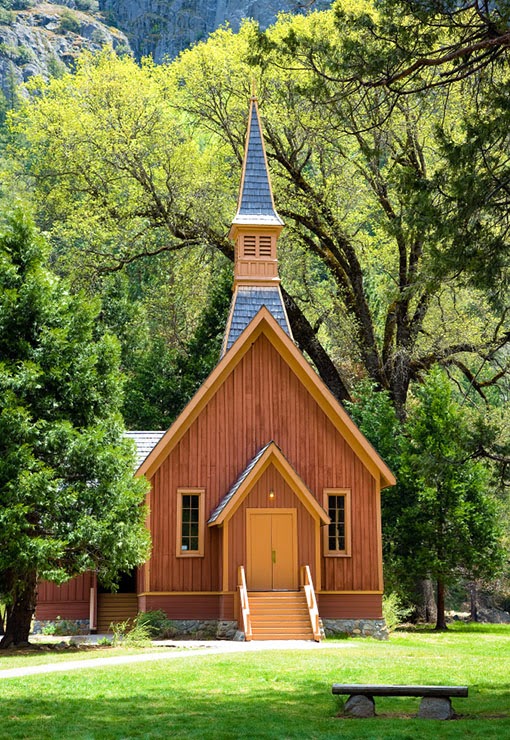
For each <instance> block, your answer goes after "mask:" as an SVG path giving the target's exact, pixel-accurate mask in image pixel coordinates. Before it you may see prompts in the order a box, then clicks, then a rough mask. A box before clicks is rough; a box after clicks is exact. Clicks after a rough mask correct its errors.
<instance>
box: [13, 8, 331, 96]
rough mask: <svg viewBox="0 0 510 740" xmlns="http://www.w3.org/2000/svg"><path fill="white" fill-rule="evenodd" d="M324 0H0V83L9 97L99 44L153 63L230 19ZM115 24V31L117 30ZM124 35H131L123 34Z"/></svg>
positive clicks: (265, 18) (266, 21)
mask: <svg viewBox="0 0 510 740" xmlns="http://www.w3.org/2000/svg"><path fill="white" fill-rule="evenodd" d="M330 4H331V2H330V0H99V3H98V1H97V0H60V2H59V3H57V2H52V0H46V1H44V0H0V88H1V89H2V91H3V93H4V95H5V96H6V97H7V98H8V100H9V98H10V97H12V96H13V91H14V90H15V88H16V86H17V85H18V84H19V83H21V82H25V81H26V80H28V79H29V78H30V77H32V76H33V75H37V74H40V75H42V76H43V77H46V78H47V77H49V76H51V75H58V74H59V73H61V72H62V71H63V70H65V69H66V68H72V66H73V64H74V62H75V60H76V58H77V57H78V56H79V54H80V53H81V52H82V51H83V50H84V49H90V50H92V51H95V50H99V49H101V48H102V47H103V46H104V45H105V44H108V45H111V46H113V48H114V49H116V50H117V51H118V52H119V53H128V54H131V53H132V51H131V50H133V52H134V54H135V56H136V57H137V58H140V57H142V56H146V55H148V54H150V55H152V56H153V58H154V59H155V61H157V62H161V61H162V60H163V59H165V58H167V57H168V58H172V57H175V56H176V55H177V54H178V53H179V52H180V51H182V50H183V49H185V48H186V47H188V46H190V45H191V44H193V43H195V42H197V41H200V40H201V39H204V38H206V37H207V36H208V35H209V34H210V33H211V32H212V31H214V30H215V29H216V28H218V26H220V25H222V24H223V23H225V21H228V22H229V23H230V25H231V26H232V28H233V29H234V30H237V29H238V28H239V24H240V22H241V20H242V19H243V18H254V19H255V20H257V21H259V23H260V25H261V26H262V28H266V27H267V26H268V25H270V24H271V23H272V22H273V21H274V20H275V19H276V16H277V14H278V13H279V12H280V11H286V12H291V13H299V12H306V11H308V10H314V9H317V10H320V9H324V8H326V7H328V6H329V5H330ZM119 29H121V30H119ZM128 39H129V40H128Z"/></svg>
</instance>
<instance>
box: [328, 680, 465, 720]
mask: <svg viewBox="0 0 510 740" xmlns="http://www.w3.org/2000/svg"><path fill="white" fill-rule="evenodd" d="M331 691H332V693H333V694H348V695H349V698H348V700H347V701H346V703H345V707H344V712H343V714H344V716H346V717H360V718H361V717H375V702H374V696H420V697H421V704H420V709H419V712H418V717H420V718H422V719H453V717H455V713H454V711H453V707H452V702H451V697H452V696H464V697H465V696H467V695H468V687H467V686H395V685H391V684H359V683H354V684H352V683H334V684H333V687H332V689H331Z"/></svg>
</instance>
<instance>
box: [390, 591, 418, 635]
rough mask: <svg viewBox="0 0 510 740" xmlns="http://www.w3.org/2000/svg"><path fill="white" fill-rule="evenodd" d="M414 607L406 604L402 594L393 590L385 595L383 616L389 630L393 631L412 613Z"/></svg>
mask: <svg viewBox="0 0 510 740" xmlns="http://www.w3.org/2000/svg"><path fill="white" fill-rule="evenodd" d="M412 611H413V610H412V608H409V607H406V606H404V604H403V603H402V600H401V598H400V596H399V595H398V594H397V593H395V591H392V592H391V593H389V594H384V596H383V617H384V621H385V622H386V627H387V629H388V632H393V631H394V630H395V628H396V627H398V625H399V624H401V623H402V622H404V621H405V620H406V619H407V617H409V616H410V614H411V613H412Z"/></svg>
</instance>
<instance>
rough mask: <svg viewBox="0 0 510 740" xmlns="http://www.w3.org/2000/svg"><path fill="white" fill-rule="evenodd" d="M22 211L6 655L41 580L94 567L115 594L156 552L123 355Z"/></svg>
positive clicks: (0, 319)
mask: <svg viewBox="0 0 510 740" xmlns="http://www.w3.org/2000/svg"><path fill="white" fill-rule="evenodd" d="M47 256H48V249H47V247H46V245H45V244H44V243H43V241H42V240H41V238H40V237H39V236H38V235H37V234H36V232H35V230H34V228H33V226H32V224H31V223H30V221H29V219H28V218H26V217H25V216H23V215H22V214H21V213H19V212H18V213H17V214H15V215H14V216H12V217H11V218H9V219H8V221H7V223H6V224H5V225H4V228H3V231H2V234H1V235H0V327H1V331H0V540H1V542H2V548H1V550H0V598H1V600H2V601H4V602H5V603H6V610H7V621H6V630H5V635H4V637H3V639H2V641H1V643H0V647H2V648H5V647H8V646H9V645H11V644H22V643H24V642H26V641H27V640H28V635H29V630H30V622H31V618H32V615H33V612H34V609H35V605H36V594H37V583H38V581H39V580H41V579H45V580H51V581H54V582H57V583H61V582H63V581H66V580H68V579H69V578H71V577H73V576H76V575H78V574H79V573H83V572H84V571H86V570H96V571H97V574H98V578H99V580H100V582H103V583H105V584H109V585H112V584H113V585H114V584H115V582H116V578H117V576H118V574H119V572H121V571H125V570H128V569H130V568H132V567H134V566H135V565H137V564H139V563H141V562H143V561H144V559H145V558H146V556H147V552H148V534H147V532H146V530H145V526H144V520H145V510H144V507H143V505H142V503H143V498H144V494H145V492H146V482H145V481H144V480H141V479H138V480H135V479H134V477H133V471H134V468H135V457H134V450H133V449H132V447H131V445H130V443H128V442H127V441H126V440H124V439H123V424H122V419H121V417H120V414H119V407H120V404H121V399H122V392H121V385H122V382H121V376H120V373H119V370H118V362H119V347H118V343H117V341H116V340H115V338H114V337H113V336H111V335H107V334H105V335H100V334H99V333H98V331H97V324H98V314H99V304H98V302H97V301H94V302H87V301H86V300H85V299H84V298H83V297H82V296H79V295H76V296H71V295H70V294H69V293H68V292H67V291H66V287H65V285H64V284H63V282H61V281H60V280H59V279H58V278H57V277H56V276H55V275H54V274H52V273H51V272H50V271H49V270H48V269H47V268H46V266H45V261H46V259H47Z"/></svg>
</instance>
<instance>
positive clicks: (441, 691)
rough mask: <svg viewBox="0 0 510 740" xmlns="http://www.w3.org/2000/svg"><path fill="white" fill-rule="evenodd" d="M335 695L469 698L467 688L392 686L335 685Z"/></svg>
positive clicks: (333, 691) (333, 690) (333, 689)
mask: <svg viewBox="0 0 510 740" xmlns="http://www.w3.org/2000/svg"><path fill="white" fill-rule="evenodd" d="M332 693H333V694H350V696H434V697H450V696H467V695H468V687H467V686H392V685H391V684H390V685H385V684H357V683H355V684H349V683H334V684H333V688H332Z"/></svg>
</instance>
